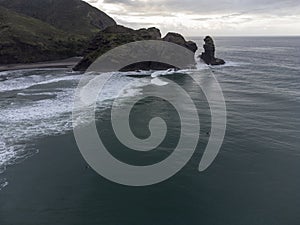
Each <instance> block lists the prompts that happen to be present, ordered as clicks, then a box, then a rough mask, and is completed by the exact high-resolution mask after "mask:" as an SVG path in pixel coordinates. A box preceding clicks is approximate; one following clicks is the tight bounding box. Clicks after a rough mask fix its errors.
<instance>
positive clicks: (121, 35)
mask: <svg viewBox="0 0 300 225" xmlns="http://www.w3.org/2000/svg"><path fill="white" fill-rule="evenodd" d="M143 40H160V41H167V42H172V43H175V44H178V45H180V46H183V47H185V48H187V49H189V50H191V51H192V52H194V53H195V52H196V51H197V45H196V44H195V43H194V42H191V41H186V40H185V39H184V37H183V36H182V35H180V34H177V33H168V34H167V35H166V36H165V37H164V38H162V37H161V33H160V31H159V29H157V28H154V27H152V28H148V29H139V30H133V29H130V28H127V27H124V26H120V25H116V26H112V27H108V28H106V29H105V30H103V31H101V32H99V33H98V34H97V35H96V36H95V38H94V39H93V40H92V41H91V42H90V43H89V46H88V48H87V49H86V51H85V52H84V58H83V59H82V60H81V61H80V62H79V63H78V64H77V65H76V66H75V67H74V68H73V69H74V70H75V71H85V70H86V69H87V68H88V67H89V66H90V65H91V64H92V63H93V62H94V61H95V60H96V59H97V58H98V57H99V56H101V55H103V54H104V53H106V52H108V51H109V50H111V49H113V48H116V47H118V46H121V45H124V44H128V43H130V42H135V41H143ZM169 68H174V67H173V66H171V65H166V64H162V63H158V62H140V63H136V64H133V65H129V66H127V67H126V68H124V69H122V71H134V70H151V69H152V70H163V69H169Z"/></svg>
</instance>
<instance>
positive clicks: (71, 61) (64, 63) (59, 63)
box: [0, 57, 82, 72]
mask: <svg viewBox="0 0 300 225" xmlns="http://www.w3.org/2000/svg"><path fill="white" fill-rule="evenodd" d="M81 59H82V57H72V58H68V59H63V60H55V61H47V62H37V63H28V64H8V65H1V64H0V72H1V71H10V70H24V69H41V68H73V67H74V66H75V65H76V64H77V63H78V62H79V61H80V60H81Z"/></svg>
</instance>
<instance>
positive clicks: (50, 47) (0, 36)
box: [0, 7, 85, 64]
mask: <svg viewBox="0 0 300 225" xmlns="http://www.w3.org/2000/svg"><path fill="white" fill-rule="evenodd" d="M84 46H85V43H84V38H83V37H82V36H75V35H70V34H68V33H65V32H63V31H61V30H58V29H56V28H55V27H53V26H51V25H49V24H47V23H44V22H42V21H39V20H37V19H34V18H32V17H28V16H24V15H21V14H18V13H15V12H13V11H11V10H8V9H5V8H3V7H0V64H7V63H29V62H37V61H46V60H55V59H62V58H67V57H72V56H76V55H79V54H80V52H81V51H82V48H83V47H84Z"/></svg>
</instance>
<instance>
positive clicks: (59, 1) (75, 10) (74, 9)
mask: <svg viewBox="0 0 300 225" xmlns="http://www.w3.org/2000/svg"><path fill="white" fill-rule="evenodd" d="M0 6H3V7H5V8H8V9H11V10H13V11H15V12H18V13H21V14H24V15H27V16H30V17H33V18H36V19H39V20H41V21H43V22H45V23H48V24H50V25H52V26H53V27H55V28H57V29H60V30H64V31H66V32H68V33H72V34H77V35H83V36H91V35H93V34H94V33H96V32H98V31H100V30H103V29H105V28H106V27H109V26H113V25H115V24H116V22H115V21H114V20H113V19H112V18H111V17H109V16H108V15H107V14H105V13H104V12H102V11H100V10H98V9H97V8H94V7H92V6H91V5H89V4H88V3H86V2H83V1H81V0H0Z"/></svg>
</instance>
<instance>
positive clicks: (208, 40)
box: [199, 36, 225, 66]
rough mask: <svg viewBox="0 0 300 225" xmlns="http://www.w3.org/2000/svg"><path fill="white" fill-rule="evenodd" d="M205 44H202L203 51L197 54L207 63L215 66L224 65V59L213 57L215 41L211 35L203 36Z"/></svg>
mask: <svg viewBox="0 0 300 225" xmlns="http://www.w3.org/2000/svg"><path fill="white" fill-rule="evenodd" d="M204 42H205V44H204V45H203V48H204V52H203V53H202V54H201V55H200V56H199V57H200V58H201V59H202V60H203V61H204V62H205V63H206V64H207V65H212V66H217V65H224V64H225V61H224V60H223V59H218V58H216V57H215V51H216V48H215V43H214V40H213V39H212V37H210V36H206V37H205V38H204Z"/></svg>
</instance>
